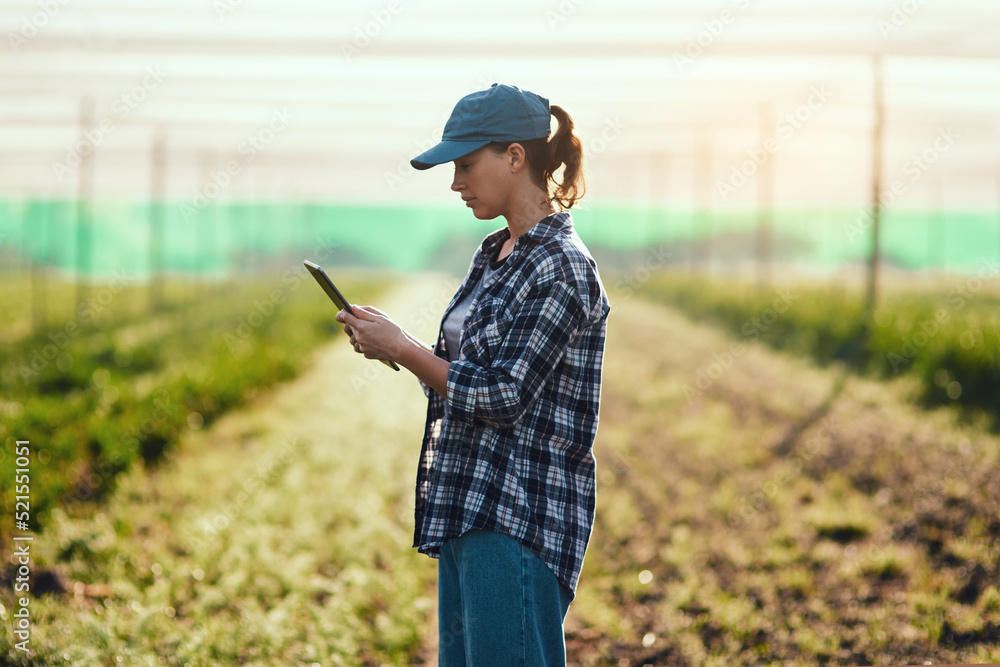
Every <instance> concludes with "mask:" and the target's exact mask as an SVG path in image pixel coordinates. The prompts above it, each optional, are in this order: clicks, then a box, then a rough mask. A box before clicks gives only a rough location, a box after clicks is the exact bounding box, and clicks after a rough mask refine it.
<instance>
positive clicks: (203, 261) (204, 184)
mask: <svg viewBox="0 0 1000 667" xmlns="http://www.w3.org/2000/svg"><path fill="white" fill-rule="evenodd" d="M214 162H215V155H214V154H213V153H212V152H211V151H209V150H202V151H200V152H199V153H198V173H199V177H198V178H199V184H198V186H199V187H200V188H201V189H202V192H206V191H207V190H208V184H209V183H211V182H212V165H213V164H214ZM206 199H207V197H206ZM217 210H218V208H217V206H216V204H215V202H214V200H208V201H206V203H205V210H204V211H202V214H201V215H200V216H199V217H198V226H199V230H198V231H199V232H200V234H198V235H194V236H195V238H196V239H198V240H197V241H196V246H197V247H196V248H195V256H196V257H197V258H198V260H197V269H196V270H197V272H198V282H199V283H201V284H202V285H206V284H207V282H208V278H207V276H206V275H205V272H206V271H207V267H208V266H210V265H211V264H212V260H213V259H214V257H215V252H214V248H213V245H214V244H213V240H214V238H215V230H214V229H213V226H214V225H215V224H216V211H217Z"/></svg>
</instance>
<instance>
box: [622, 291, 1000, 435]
mask: <svg viewBox="0 0 1000 667" xmlns="http://www.w3.org/2000/svg"><path fill="white" fill-rule="evenodd" d="M993 282H994V283H995V282H996V280H995V279H994V280H993ZM640 293H641V294H643V295H644V296H647V297H649V298H653V299H655V300H658V301H661V302H666V303H669V304H671V305H673V306H675V307H677V308H679V309H680V310H682V311H684V312H685V313H687V314H688V315H690V316H692V317H695V318H697V319H704V320H708V321H712V322H714V323H716V324H719V325H721V326H723V327H725V328H727V329H729V330H730V331H732V332H733V333H735V334H737V335H738V336H739V337H740V339H741V340H744V341H754V340H760V341H762V342H764V343H767V344H768V345H770V346H771V347H773V348H775V349H780V350H785V351H790V352H794V353H797V354H802V355H806V356H809V357H812V358H813V359H815V360H817V361H818V362H820V363H824V364H825V363H830V362H832V361H835V360H842V361H844V362H845V363H847V364H849V365H851V366H853V367H854V368H855V369H856V370H859V371H861V372H864V373H871V374H874V375H876V376H878V377H881V378H891V377H896V376H898V375H900V374H902V373H912V374H915V375H916V376H917V377H918V378H919V380H920V386H921V397H920V398H921V400H922V402H923V403H924V404H925V405H926V406H936V405H943V404H958V405H960V406H962V407H963V408H968V409H970V410H973V411H985V412H986V413H988V414H990V415H991V416H992V418H993V420H994V423H995V425H1000V296H998V291H997V285H995V284H991V283H990V281H989V280H986V281H984V280H982V279H980V278H978V277H975V276H972V277H968V278H956V279H954V280H953V281H951V282H944V283H942V284H941V285H940V287H939V288H936V289H930V288H920V289H892V290H883V293H881V294H880V295H879V300H878V306H877V308H876V310H875V316H874V320H875V321H874V326H873V328H872V330H871V331H870V332H869V341H868V345H867V354H865V353H863V350H862V347H863V345H862V334H863V326H862V324H863V316H864V293H863V290H861V289H857V288H855V287H850V288H849V287H845V286H843V285H840V284H836V283H833V284H816V283H809V282H802V283H798V284H790V285H788V286H785V287H778V286H771V287H764V288H760V287H758V286H756V285H754V284H750V283H747V282H744V281H736V280H729V279H727V280H723V279H720V278H710V277H705V276H681V275H676V274H661V275H657V276H654V277H653V278H651V279H650V280H649V281H647V282H646V283H645V284H644V285H643V286H642V288H641V289H640Z"/></svg>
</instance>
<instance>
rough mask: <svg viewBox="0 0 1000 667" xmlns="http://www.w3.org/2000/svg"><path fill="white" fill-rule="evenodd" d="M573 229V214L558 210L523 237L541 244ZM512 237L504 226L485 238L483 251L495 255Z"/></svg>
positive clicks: (488, 255)
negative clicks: (502, 244)
mask: <svg viewBox="0 0 1000 667" xmlns="http://www.w3.org/2000/svg"><path fill="white" fill-rule="evenodd" d="M571 229H573V216H572V215H571V214H570V212H569V211H557V212H555V213H552V214H550V215H547V216H546V217H544V218H542V219H541V220H539V221H538V223H537V224H536V225H534V226H533V227H532V228H531V229H529V230H528V231H527V232H526V233H524V234H523V235H522V236H521V238H525V239H531V240H532V241H533V242H535V243H538V244H541V243H544V242H545V241H546V240H548V239H550V238H552V237H553V236H555V235H556V234H558V233H560V232H564V231H569V230H571ZM509 238H510V229H509V228H508V227H503V228H502V229H498V230H496V231H495V232H493V233H492V234H490V235H489V236H487V237H486V238H485V239H483V245H482V252H483V254H484V255H485V256H486V257H493V256H494V255H495V254H496V253H495V252H494V251H495V250H496V248H497V246H498V245H500V244H501V243H503V242H504V241H506V240H507V239H509Z"/></svg>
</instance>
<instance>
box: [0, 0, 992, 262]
mask: <svg viewBox="0 0 1000 667" xmlns="http://www.w3.org/2000/svg"><path fill="white" fill-rule="evenodd" d="M0 16H2V21H3V23H2V28H3V34H4V35H5V39H6V41H7V47H8V48H6V49H4V52H3V55H2V57H0V86H2V91H0V92H2V99H3V106H2V109H0V137H2V142H0V145H2V146H3V157H4V159H3V162H2V164H0V196H2V202H0V248H2V252H3V263H4V265H5V266H6V267H8V268H10V267H14V266H22V267H23V266H24V265H26V264H30V263H32V262H34V263H41V264H43V265H44V266H47V267H52V268H56V269H58V270H59V271H60V272H61V273H62V274H65V275H67V276H70V275H73V274H79V275H83V276H93V275H110V274H111V272H112V271H113V270H114V269H115V268H118V269H121V270H127V271H129V272H131V273H134V274H135V275H137V276H140V277H142V278H143V279H145V278H146V277H148V276H150V275H151V273H157V272H176V273H184V274H193V275H199V276H209V277H218V276H220V275H225V274H226V273H228V272H230V271H233V270H235V269H240V268H247V267H251V266H259V264H260V263H261V262H266V261H269V260H268V258H273V257H275V256H279V255H283V254H293V255H294V254H296V253H297V254H302V251H303V250H305V249H307V248H309V247H310V245H312V244H314V242H315V239H316V238H317V236H320V235H322V234H324V233H325V232H332V233H333V235H334V238H333V242H335V243H336V244H337V252H336V253H335V258H334V260H333V261H335V262H336V261H345V262H346V261H350V262H355V263H360V264H368V265H375V266H386V267H391V268H394V269H401V270H413V269H421V268H427V267H433V268H446V269H447V270H450V271H456V272H463V271H464V269H465V268H466V266H467V264H466V263H465V257H466V255H467V253H465V252H464V250H465V249H468V248H470V247H474V245H475V243H476V241H477V240H478V239H480V238H481V237H482V236H484V235H485V232H488V231H489V230H491V229H493V228H494V227H495V226H496V225H494V224H492V223H488V224H483V223H479V222H478V221H476V220H474V219H472V217H471V216H470V215H468V212H467V211H465V210H464V209H463V208H462V207H461V206H460V202H459V201H458V197H457V195H455V194H454V193H452V192H450V191H449V189H448V186H449V184H450V179H451V173H450V168H449V167H448V166H442V167H439V168H438V169H434V170H431V171H429V172H425V173H418V172H416V171H415V170H413V169H412V168H410V167H409V165H408V159H409V158H410V157H413V156H414V155H416V154H417V153H418V152H420V151H421V150H422V149H423V148H425V147H426V146H428V145H430V144H432V143H434V142H436V141H437V140H438V139H439V138H440V135H441V130H442V128H443V125H444V122H445V120H446V119H447V117H448V115H449V113H450V111H451V108H452V106H453V105H454V103H455V102H456V101H457V100H458V99H459V98H460V97H461V96H463V95H465V94H467V93H469V92H472V91H475V90H480V89H482V88H485V87H488V86H489V85H490V84H491V83H493V82H495V81H502V82H507V83H511V84H514V85H518V86H520V87H522V88H526V89H528V90H532V91H534V92H538V93H539V94H541V95H543V96H546V97H547V98H549V99H550V100H551V102H552V103H555V104H559V105H562V106H564V107H565V108H567V109H569V110H570V112H571V113H572V114H573V115H574V118H575V120H576V123H577V126H578V128H579V132H580V135H581V137H582V138H583V141H584V144H585V146H586V148H587V158H588V161H587V163H588V164H587V167H588V176H589V186H590V188H589V196H588V197H587V199H585V205H584V209H583V210H581V211H579V212H578V214H577V215H576V219H577V220H578V223H579V225H580V228H581V232H582V233H583V235H584V238H585V240H587V241H588V243H589V244H591V245H592V246H594V247H598V248H607V249H610V250H616V251H625V250H628V249H630V248H632V249H634V248H637V247H639V246H643V245H648V244H650V243H659V242H662V241H665V242H668V243H670V244H671V245H672V246H673V250H674V252H673V256H672V261H674V262H678V263H681V262H690V263H693V264H697V265H699V266H703V267H705V268H708V269H711V270H715V271H731V270H734V269H737V268H747V264H748V263H753V262H769V261H770V262H775V263H778V264H781V265H789V266H790V265H794V266H796V267H799V268H802V269H806V270H809V271H820V272H829V271H835V270H837V269H838V268H841V267H844V266H850V265H852V264H855V263H858V262H864V261H867V259H868V256H869V251H870V243H871V227H872V225H870V224H865V222H866V220H867V218H865V217H864V216H865V215H866V212H867V211H869V209H870V207H871V205H872V203H873V199H874V197H873V188H878V189H877V190H876V191H877V192H879V193H880V195H881V196H882V198H883V202H884V206H883V209H884V210H883V219H884V223H883V225H882V230H881V237H882V248H881V255H882V259H883V261H884V262H886V263H887V264H890V265H892V266H897V267H900V268H905V269H909V270H912V269H933V270H957V271H968V270H974V269H976V268H977V266H978V264H979V255H980V253H981V252H982V251H983V250H984V249H987V248H989V249H994V250H996V249H1000V194H998V192H1000V190H998V189H1000V166H998V163H997V155H998V149H1000V66H998V60H997V58H998V56H1000V43H998V42H997V40H996V39H995V35H996V29H997V27H998V21H1000V14H998V10H997V8H996V5H995V3H990V2H987V1H985V0H983V1H977V0H955V1H953V2H949V3H947V4H944V3H925V2H921V1H919V0H911V1H910V2H862V1H860V0H858V1H856V2H836V3H834V2H818V1H814V2H808V3H802V2H794V3H793V2H782V1H779V0H772V1H770V2H764V1H761V2H751V1H750V0H746V1H743V0H735V1H731V2H716V3H713V4H711V5H699V6H697V7H694V6H692V5H690V3H681V2H655V3H654V2H640V1H634V2H633V1H629V2H624V3H615V4H608V3H601V2H590V1H585V0H563V1H562V2H548V3H526V2H525V3H516V2H515V3H505V4H504V5H503V8H502V9H500V8H498V9H495V10H490V9H477V10H475V11H469V10H468V8H467V7H466V5H464V4H462V3H457V2H448V1H434V2H430V1H428V2H419V3H407V2H403V1H402V0H400V1H399V2H386V3H380V2H356V3H338V4H331V3H313V2H301V1H297V0H296V1H291V2H283V3H277V2H265V1H264V0H245V1H240V0H196V1H191V0H181V1H178V2H170V3H167V2H154V1H147V2H141V3H105V2H99V1H79V2H77V1H74V2H59V1H58V0H52V2H51V3H44V2H6V3H4V10H3V14H2V15H0ZM875 56H881V58H876V57H875ZM880 116H881V118H882V122H881V125H880V131H878V128H877V127H876V126H877V125H878V123H876V120H877V119H878V118H879V117H880ZM876 151H880V155H879V156H876V155H875V153H876ZM876 160H878V162H879V163H880V165H881V167H880V172H881V182H880V183H879V184H874V183H873V179H874V173H875V166H874V165H875V163H876ZM859 222H860V223H861V224H860V225H859ZM853 228H856V229H855V231H856V233H853V232H852V231H851V230H852V229H853ZM390 241H391V242H390ZM456 247H458V248H461V249H462V250H463V252H458V253H453V252H452V250H453V249H455V248H456ZM607 261H611V260H610V259H608V260H607Z"/></svg>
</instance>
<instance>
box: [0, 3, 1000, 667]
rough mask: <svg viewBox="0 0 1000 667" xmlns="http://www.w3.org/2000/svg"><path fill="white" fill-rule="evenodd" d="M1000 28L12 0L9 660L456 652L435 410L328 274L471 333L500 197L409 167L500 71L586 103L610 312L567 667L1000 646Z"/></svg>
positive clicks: (531, 10)
mask: <svg viewBox="0 0 1000 667" xmlns="http://www.w3.org/2000/svg"><path fill="white" fill-rule="evenodd" d="M998 35H1000V5H998V3H997V2H996V0H949V1H948V2H927V1H926V0H839V1H837V2H834V1H833V0H808V1H803V0H799V1H796V2H792V1H791V0H713V1H712V2H707V3H706V2H699V3H693V2H679V1H675V0H657V1H655V2H654V1H652V0H620V1H618V2H608V1H602V0H543V1H542V2H527V1H521V0H518V1H508V2H504V3H493V4H491V5H485V4H483V3H478V4H475V3H468V2H461V3H460V2H458V1H457V0H414V1H410V0H373V1H364V2H351V3H344V2H337V3H334V2H315V1H309V2H307V1H305V0H284V1H282V2H278V1H277V0H170V2H167V1H166V0H133V1H132V2H124V1H122V0H26V1H20V0H18V1H13V0H0V439H2V440H3V441H4V442H5V443H7V445H6V447H5V448H4V449H3V450H0V462H2V463H3V464H4V467H3V471H4V472H3V474H2V476H0V492H2V493H3V498H4V503H5V507H6V509H7V510H8V511H7V512H6V513H5V516H11V515H12V514H13V513H14V510H15V502H14V499H15V494H14V485H13V481H14V476H13V474H8V472H7V471H8V470H10V469H11V466H9V465H8V464H10V463H12V462H13V460H14V459H13V455H12V452H13V446H14V445H13V442H14V440H15V439H17V440H21V439H28V440H29V441H30V442H31V463H30V466H29V469H30V477H31V480H32V481H31V516H30V518H29V522H28V529H29V530H30V531H36V532H39V533H40V535H39V538H40V539H39V540H38V541H37V542H35V543H34V544H35V547H33V548H35V549H36V550H35V551H34V552H33V554H34V555H33V559H34V560H33V565H32V567H33V568H34V569H33V574H32V577H33V579H32V589H31V590H32V593H33V594H34V595H35V596H37V597H36V598H33V599H32V610H33V612H32V613H33V614H34V616H33V617H32V618H33V623H35V628H36V630H37V634H36V635H35V639H34V641H35V644H34V646H35V647H36V651H37V654H36V655H35V656H33V660H32V661H31V662H30V663H29V659H28V658H27V657H25V656H24V655H22V654H21V653H20V652H18V651H17V650H16V649H14V648H13V647H12V639H11V634H10V633H9V632H8V630H7V629H8V627H12V625H11V623H10V618H11V617H10V612H11V611H12V610H13V605H15V604H16V603H15V601H14V599H13V598H12V597H11V596H10V595H9V591H10V589H8V588H7V587H6V585H4V586H2V587H0V620H3V621H4V624H3V626H2V627H3V631H4V632H3V633H0V657H3V658H5V659H6V660H7V661H8V662H9V664H25V665H26V664H66V663H70V664H87V665H90V664H112V663H123V662H125V663H128V664H154V663H155V662H158V663H159V664H164V663H165V660H166V656H171V657H172V659H174V660H175V661H176V663H177V664H184V663H185V662H189V663H191V664H207V663H212V664H237V663H239V664H248V663H253V664H271V663H268V662H267V661H268V660H271V661H273V664H290V663H292V662H296V663H300V662H302V663H309V664H320V663H319V660H324V661H326V660H328V662H329V663H331V664H404V663H421V662H426V663H432V662H434V660H435V659H434V655H435V651H436V642H437V641H438V635H437V632H436V625H435V624H436V616H435V604H436V597H435V589H434V586H435V578H434V577H435V570H434V568H433V567H432V566H431V564H429V563H427V562H426V559H424V558H423V557H420V556H418V555H417V554H415V553H414V552H413V550H408V548H407V547H408V546H409V545H410V538H411V536H412V528H413V506H412V502H413V501H412V497H413V496H412V493H413V468H414V465H415V463H416V454H417V450H416V449H415V447H416V443H417V442H418V441H417V440H414V438H415V437H417V436H418V435H419V429H420V426H421V425H422V424H423V419H424V412H423V411H424V409H425V400H424V398H425V397H424V396H423V395H422V394H420V393H419V392H417V391H416V386H415V383H412V382H409V381H407V380H406V379H405V378H404V377H403V376H404V375H408V374H406V373H400V374H395V373H392V372H391V371H388V370H387V369H385V367H383V366H381V365H380V364H377V363H374V362H366V361H365V360H363V359H361V358H360V357H358V356H357V355H353V353H350V351H349V350H348V349H345V348H347V347H348V346H346V345H343V344H342V343H341V341H336V342H334V343H332V344H329V345H327V343H331V339H332V338H334V337H336V336H338V335H339V334H340V333H341V328H340V326H339V325H338V324H337V323H336V322H335V321H334V319H333V318H334V314H335V313H334V310H333V309H332V307H331V306H330V304H329V302H328V301H327V300H326V298H325V297H324V296H323V295H322V293H321V292H320V291H319V289H318V288H316V287H315V286H314V285H313V284H312V279H311V278H310V276H309V275H308V274H307V273H306V272H305V271H304V269H303V267H302V260H304V259H310V260H313V261H316V262H318V263H319V264H321V265H323V266H324V267H325V268H326V269H327V271H328V272H329V273H330V274H331V275H332V276H333V277H334V278H335V280H336V281H337V283H338V285H339V286H340V287H341V288H342V290H343V291H344V292H345V294H347V296H348V298H349V299H351V300H352V301H354V302H355V303H362V304H363V303H372V304H375V305H378V306H380V307H383V308H384V309H385V310H386V311H387V312H389V313H390V314H391V315H393V316H394V317H396V318H398V319H397V321H399V322H400V324H402V325H403V326H404V327H406V328H407V329H408V330H409V331H411V332H413V333H414V334H415V335H417V336H418V337H421V338H422V339H424V340H433V339H434V336H435V335H436V332H437V325H438V322H439V321H440V318H441V315H442V314H443V312H444V309H445V307H446V306H447V304H448V302H449V300H450V299H451V297H452V295H453V294H454V292H455V290H456V288H457V287H458V286H459V280H460V279H461V277H462V276H463V275H464V274H465V272H466V270H467V268H468V265H469V261H470V259H471V257H472V254H473V252H474V251H475V249H476V248H477V246H478V245H479V244H480V242H481V240H482V238H483V237H484V236H485V235H486V234H488V233H489V232H491V231H493V230H494V229H496V228H498V227H500V226H502V225H503V224H504V221H503V220H502V219H499V220H494V221H489V222H483V221H478V220H476V219H475V218H474V217H473V216H472V215H471V213H470V212H469V210H468V209H467V208H466V207H464V206H463V204H462V202H461V200H460V198H459V197H458V195H457V194H456V193H454V192H451V191H450V189H449V186H450V183H451V180H452V175H453V170H452V167H451V166H450V165H442V166H439V167H437V168H435V169H430V170H428V171H422V172H418V171H416V170H414V169H412V168H411V167H410V166H409V160H410V158H412V157H414V156H416V155H417V154H418V153H420V152H422V151H423V150H425V149H426V148H428V147H429V146H431V145H433V144H435V143H436V142H437V141H438V140H439V139H440V137H441V132H442V129H443V127H444V124H445V122H446V120H447V118H448V116H449V114H450V113H451V110H452V108H453V106H454V104H455V103H456V102H457V101H458V100H459V99H460V98H461V97H462V96H464V95H466V94H468V93H471V92H474V91H476V90H481V89H484V88H487V87H489V86H490V85H491V84H492V83H494V82H503V83H509V84H513V85H517V86H519V87H521V88H525V89H527V90H530V91H533V92H536V93H538V94H540V95H542V96H544V97H546V98H548V99H549V100H550V102H551V103H552V104H558V105H560V106H562V107H564V108H566V109H567V110H568V111H569V112H570V113H571V114H572V116H573V118H574V120H575V124H576V129H577V133H578V135H579V136H580V138H581V140H582V142H583V145H584V151H585V161H586V165H585V167H586V174H587V180H588V192H587V196H586V197H585V199H584V200H583V202H582V207H581V208H579V209H578V210H574V211H573V218H574V221H575V223H576V225H577V229H578V230H579V232H580V235H581V237H582V238H583V240H584V241H585V242H586V244H587V245H588V247H589V248H590V249H591V251H592V252H593V254H594V256H595V257H596V259H597V261H598V264H599V266H600V270H601V275H602V279H603V282H604V284H605V287H606V289H607V291H608V294H609V297H610V299H611V302H612V313H613V314H612V316H611V318H610V319H609V336H608V348H607V353H606V356H607V358H608V360H609V361H608V363H607V365H606V368H605V373H606V375H605V381H604V385H603V388H602V392H603V393H602V414H601V432H600V434H599V435H598V441H597V443H596V444H595V449H594V451H595V457H596V458H597V460H598V461H599V463H598V468H597V469H598V478H597V485H598V488H599V492H598V496H597V497H598V505H597V511H596V519H595V532H594V535H595V539H594V540H592V543H591V544H592V547H591V549H590V551H588V555H587V564H586V566H585V572H584V574H583V577H582V581H583V584H582V588H581V595H580V596H579V600H580V601H579V602H575V603H574V606H573V607H572V608H571V610H570V615H569V616H568V617H567V624H566V630H567V645H568V647H569V652H570V662H571V663H573V664H618V665H622V666H627V665H629V664H679V665H687V664H691V665H697V664H777V662H776V661H784V662H783V664H831V663H833V662H836V663H837V664H902V663H904V662H905V663H906V664H920V663H921V662H923V663H924V664H929V663H927V662H924V660H925V659H933V660H937V661H938V662H941V661H945V662H976V663H979V662H997V661H1000V652H998V651H1000V648H998V641H1000V639H998V638H1000V590H998V588H997V585H996V582H997V581H998V580H1000V519H997V517H1000V486H998V484H1000V468H998V466H1000V463H998V461H1000V454H998V452H1000V439H998V433H1000V407H998V406H1000V40H998V39H997V36H998ZM300 285H307V287H306V288H305V289H301V290H300V289H298V288H299V286H300ZM636 297H638V298H636ZM756 341H760V342H761V343H764V344H765V345H751V344H749V343H754V342H756ZM744 343H746V344H747V345H745V346H744V345H743V344H744ZM352 364H353V365H352ZM376 371H379V372H382V374H381V375H380V374H379V372H376ZM386 374H388V375H386ZM848 377H849V381H845V380H846V379H847V378H848ZM331 378H335V379H334V380H331ZM410 379H412V378H410ZM281 383H287V385H283V384H281ZM290 396H291V397H292V398H289V397H290ZM386 406H392V410H391V411H387V410H386ZM240 408H244V409H240ZM227 412H229V413H232V415H231V418H230V419H228V420H223V419H222V417H223V416H227V415H226V413H227ZM216 420H218V423H216ZM185 438H188V439H189V440H188V441H187V443H188V444H187V446H186V447H181V446H179V444H180V443H181V442H182V440H184V439H185ZM314 444H315V445H316V446H313V445H314ZM279 452H281V453H279ZM285 452H288V454H287V455H286V454H285ZM168 461H169V463H170V465H161V464H164V463H165V462H168ZM640 461H641V462H642V465H636V464H637V463H638V462H640ZM18 465H19V466H20V465H21V464H18ZM147 474H148V477H146V476H144V475H147ZM248 485H249V486H248ZM122 487H124V488H122ZM251 487H253V489H254V490H251ZM19 493H20V492H19ZM17 530H18V531H23V530H25V529H24V528H23V527H17ZM14 531H15V526H14V525H13V524H12V522H6V521H5V522H4V523H2V524H0V553H3V554H7V552H6V551H5V550H6V549H9V548H10V547H9V545H10V544H13V543H12V542H11V541H10V540H9V539H7V538H8V537H9V536H10V534H11V533H13V532H14ZM42 531H44V533H43V532H42ZM8 560H9V559H8ZM13 572H14V571H13V570H12V569H11V566H10V563H9V562H8V567H7V568H6V569H5V570H2V571H0V583H3V584H7V583H10V582H11V579H12V577H13ZM95 615H96V616H95ZM95 619H96V620H95ZM713 660H714V661H715V662H712V661H713ZM2 661H3V660H0V662H2ZM130 661H131V662H130ZM143 661H145V662H143ZM206 661H207V662H206ZM261 661H263V662H261ZM5 664H7V663H5ZM323 664H327V662H324V663H323Z"/></svg>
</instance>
